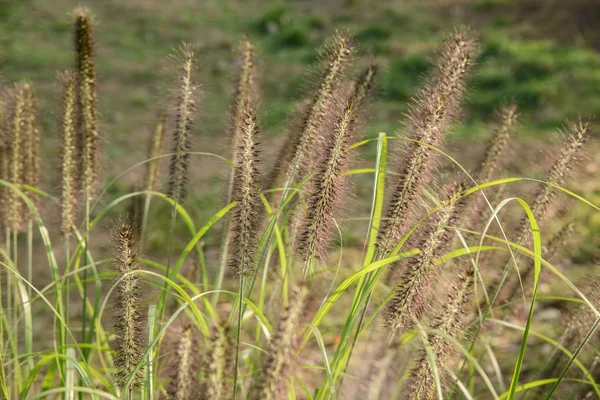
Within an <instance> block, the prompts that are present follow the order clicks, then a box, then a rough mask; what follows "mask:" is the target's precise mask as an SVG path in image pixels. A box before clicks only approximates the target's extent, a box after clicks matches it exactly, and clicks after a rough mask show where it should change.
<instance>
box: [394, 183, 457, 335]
mask: <svg viewBox="0 0 600 400" xmlns="http://www.w3.org/2000/svg"><path fill="white" fill-rule="evenodd" d="M463 191H464V186H463V185H462V184H453V185H452V186H451V187H450V188H449V189H447V193H448V195H447V200H446V201H445V202H444V203H442V206H441V208H440V209H439V210H437V211H436V212H435V213H434V214H433V215H432V217H431V220H430V224H429V225H428V226H427V227H426V228H425V229H424V232H423V233H422V239H420V243H418V244H417V248H418V249H419V250H420V253H419V254H418V255H417V256H415V257H414V258H411V259H409V262H408V264H407V265H406V267H405V270H404V272H403V274H402V276H401V278H400V280H399V282H398V283H397V284H396V286H395V287H394V289H393V291H394V296H393V297H392V298H391V299H390V301H389V302H388V303H387V304H386V308H385V312H384V316H385V324H386V325H387V326H388V327H390V328H391V329H392V331H393V332H394V333H397V334H402V333H404V332H407V331H409V330H411V329H413V328H414V327H415V326H416V322H417V321H419V320H420V319H421V318H422V317H423V315H424V311H425V308H426V305H427V298H428V294H429V292H430V289H431V286H432V284H433V281H435V279H436V277H437V276H438V267H437V266H436V265H434V263H433V262H434V260H436V259H437V258H438V257H440V256H441V255H442V254H444V253H445V252H446V251H447V249H448V247H449V245H450V244H451V234H452V228H453V227H454V226H456V223H457V221H458V220H459V217H460V215H461V214H460V213H461V211H462V206H463V204H462V203H463V201H462V199H461V196H462V192H463Z"/></svg>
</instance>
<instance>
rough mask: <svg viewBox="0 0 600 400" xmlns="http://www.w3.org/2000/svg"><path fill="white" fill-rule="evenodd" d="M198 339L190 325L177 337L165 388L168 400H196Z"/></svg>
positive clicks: (197, 389) (197, 391) (197, 393)
mask: <svg viewBox="0 0 600 400" xmlns="http://www.w3.org/2000/svg"><path fill="white" fill-rule="evenodd" d="M197 356H198V339H197V333H196V332H195V331H194V329H193V327H192V325H186V326H185V327H183V329H181V332H180V333H179V335H178V340H177V345H176V349H175V357H174V360H173V364H172V367H171V370H170V376H171V380H170V381H169V385H168V386H167V394H168V396H169V399H173V400H187V399H196V398H198V395H199V387H198V360H197Z"/></svg>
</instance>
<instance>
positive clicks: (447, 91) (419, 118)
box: [378, 30, 478, 257]
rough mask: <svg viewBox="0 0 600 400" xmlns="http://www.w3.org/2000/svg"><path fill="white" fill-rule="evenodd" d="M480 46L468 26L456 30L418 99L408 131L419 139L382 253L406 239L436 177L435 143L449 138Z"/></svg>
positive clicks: (392, 207)
mask: <svg viewBox="0 0 600 400" xmlns="http://www.w3.org/2000/svg"><path fill="white" fill-rule="evenodd" d="M477 49H478V47H477V43H476V41H475V39H473V38H472V37H471V35H470V34H469V32H468V31H467V30H459V31H456V32H455V33H454V34H452V35H451V36H450V37H449V38H448V40H447V41H446V42H445V43H444V45H443V46H442V50H441V54H440V57H439V60H438V63H437V68H436V70H435V71H434V73H433V77H432V78H431V81H430V83H428V84H427V85H426V86H425V88H424V89H422V90H421V92H420V93H419V94H418V95H417V97H416V98H414V99H413V101H412V103H413V104H412V105H411V110H410V112H409V114H408V116H407V122H406V131H407V132H408V133H409V134H410V135H411V137H412V139H413V140H412V141H410V142H409V144H408V151H407V153H406V154H407V155H408V158H404V157H401V158H400V160H399V165H400V174H399V178H398V181H397V183H396V185H395V187H394V189H393V193H392V195H391V198H390V202H389V206H388V209H387V212H386V219H385V222H384V223H382V228H381V230H380V234H379V239H378V251H379V254H380V257H383V256H384V255H385V254H387V253H389V252H390V251H391V250H392V249H393V248H394V246H396V245H397V244H398V243H399V242H400V239H401V238H402V235H403V234H404V231H405V228H406V224H407V219H408V217H409V215H410V212H411V210H412V207H413V206H414V202H415V200H416V199H417V198H418V196H419V195H420V193H421V190H422V188H423V186H424V185H425V184H426V183H427V182H428V181H429V179H430V178H431V170H432V168H433V166H434V163H435V158H436V154H437V153H436V152H435V151H433V150H432V149H431V148H430V147H438V146H439V145H440V144H441V143H443V140H444V137H445V136H446V134H447V131H448V127H449V125H450V123H451V122H452V120H453V118H454V117H455V116H456V114H457V113H458V110H459V108H460V103H461V100H462V98H463V92H464V84H465V79H466V77H467V76H468V74H469V72H470V70H471V66H472V65H473V62H474V59H475V57H476V55H477Z"/></svg>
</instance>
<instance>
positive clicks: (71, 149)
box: [59, 71, 77, 235]
mask: <svg viewBox="0 0 600 400" xmlns="http://www.w3.org/2000/svg"><path fill="white" fill-rule="evenodd" d="M59 78H60V80H61V81H62V84H63V98H62V115H61V120H60V130H61V145H60V153H61V154H60V158H61V163H60V177H61V178H60V179H61V180H60V182H61V185H60V186H61V187H60V189H61V190H60V208H61V231H62V233H63V234H64V235H69V234H71V233H73V229H74V226H75V214H76V209H77V195H76V190H77V177H76V174H77V136H76V128H75V124H76V99H75V92H76V89H75V77H74V76H73V74H72V73H71V72H70V71H65V72H64V73H63V74H62V75H61V76H60V77H59Z"/></svg>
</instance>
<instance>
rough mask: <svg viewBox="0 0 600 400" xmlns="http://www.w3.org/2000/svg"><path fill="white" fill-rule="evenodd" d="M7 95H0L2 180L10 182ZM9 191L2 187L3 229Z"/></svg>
mask: <svg viewBox="0 0 600 400" xmlns="http://www.w3.org/2000/svg"><path fill="white" fill-rule="evenodd" d="M6 101H7V99H6V94H5V93H0V179H2V180H5V181H8V180H9V175H8V174H9V171H8V168H9V158H10V149H9V146H8V140H9V137H8V107H7V104H6ZM8 191H9V189H8V188H7V187H5V186H0V221H2V224H0V225H1V226H2V227H4V225H5V224H6V223H7V216H6V206H7V204H6V203H7V199H8V197H9V196H10V195H9V194H8Z"/></svg>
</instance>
